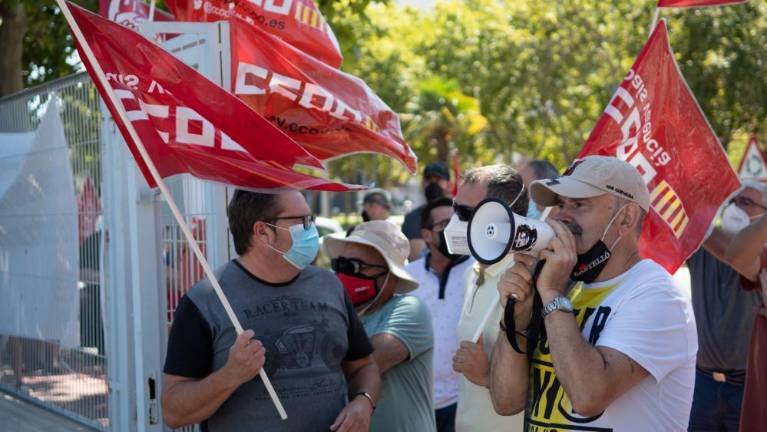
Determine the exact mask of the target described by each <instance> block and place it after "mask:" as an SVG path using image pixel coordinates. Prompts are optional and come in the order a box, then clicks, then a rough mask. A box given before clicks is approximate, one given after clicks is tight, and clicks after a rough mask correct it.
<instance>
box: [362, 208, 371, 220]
mask: <svg viewBox="0 0 767 432" xmlns="http://www.w3.org/2000/svg"><path fill="white" fill-rule="evenodd" d="M362 222H370V215H368V212H366V211H365V210H362Z"/></svg>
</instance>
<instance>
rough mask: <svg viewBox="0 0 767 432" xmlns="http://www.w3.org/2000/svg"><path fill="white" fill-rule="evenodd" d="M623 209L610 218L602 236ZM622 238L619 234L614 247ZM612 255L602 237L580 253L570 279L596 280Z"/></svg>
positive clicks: (580, 280) (588, 281) (587, 281)
mask: <svg viewBox="0 0 767 432" xmlns="http://www.w3.org/2000/svg"><path fill="white" fill-rule="evenodd" d="M621 210H623V207H621V208H620V210H618V211H617V212H615V214H614V215H613V217H612V219H610V222H609V223H608V224H607V227H606V228H605V231H604V232H603V233H602V238H604V236H605V235H606V234H607V230H609V229H610V226H611V225H612V224H613V222H614V221H615V218H616V217H617V216H618V215H619V214H620V212H621ZM620 240H621V237H620V236H619V237H618V238H617V239H616V240H615V242H614V243H613V248H615V245H616V244H618V242H619V241H620ZM611 256H612V252H610V248H608V247H607V245H606V244H605V242H604V241H603V240H602V239H601V238H600V239H599V240H597V242H596V243H594V246H591V248H589V250H587V251H586V252H584V253H582V254H580V255H578V261H576V263H575V266H574V267H573V271H572V272H570V279H572V280H574V281H578V282H583V283H587V284H588V283H591V282H594V280H596V278H597V276H599V273H602V270H604V269H605V266H606V265H607V262H608V261H609V260H610V257H611Z"/></svg>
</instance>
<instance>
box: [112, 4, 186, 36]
mask: <svg viewBox="0 0 767 432" xmlns="http://www.w3.org/2000/svg"><path fill="white" fill-rule="evenodd" d="M99 13H100V14H101V16H103V17H104V18H108V19H110V20H112V21H114V22H116V23H117V24H120V25H123V26H125V27H128V28H131V29H133V30H138V23H139V22H140V21H145V20H148V19H149V5H148V4H146V3H144V2H142V1H141V0H99ZM154 20H155V21H175V17H174V16H173V15H171V14H169V13H168V12H165V11H164V10H160V9H157V8H155V11H154Z"/></svg>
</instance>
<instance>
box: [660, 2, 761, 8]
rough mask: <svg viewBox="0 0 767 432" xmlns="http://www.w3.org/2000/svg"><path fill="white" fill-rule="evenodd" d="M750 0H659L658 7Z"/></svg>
mask: <svg viewBox="0 0 767 432" xmlns="http://www.w3.org/2000/svg"><path fill="white" fill-rule="evenodd" d="M747 1H748V0H658V7H669V8H671V7H703V6H723V5H729V4H738V3H746V2H747Z"/></svg>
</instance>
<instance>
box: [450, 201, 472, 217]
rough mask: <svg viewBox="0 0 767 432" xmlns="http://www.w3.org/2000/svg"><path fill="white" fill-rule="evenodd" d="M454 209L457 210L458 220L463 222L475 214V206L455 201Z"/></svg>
mask: <svg viewBox="0 0 767 432" xmlns="http://www.w3.org/2000/svg"><path fill="white" fill-rule="evenodd" d="M453 211H454V212H455V214H456V216H458V220H460V221H461V222H468V221H469V219H471V215H472V214H474V207H469V206H467V205H463V204H458V203H457V202H455V201H453Z"/></svg>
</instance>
